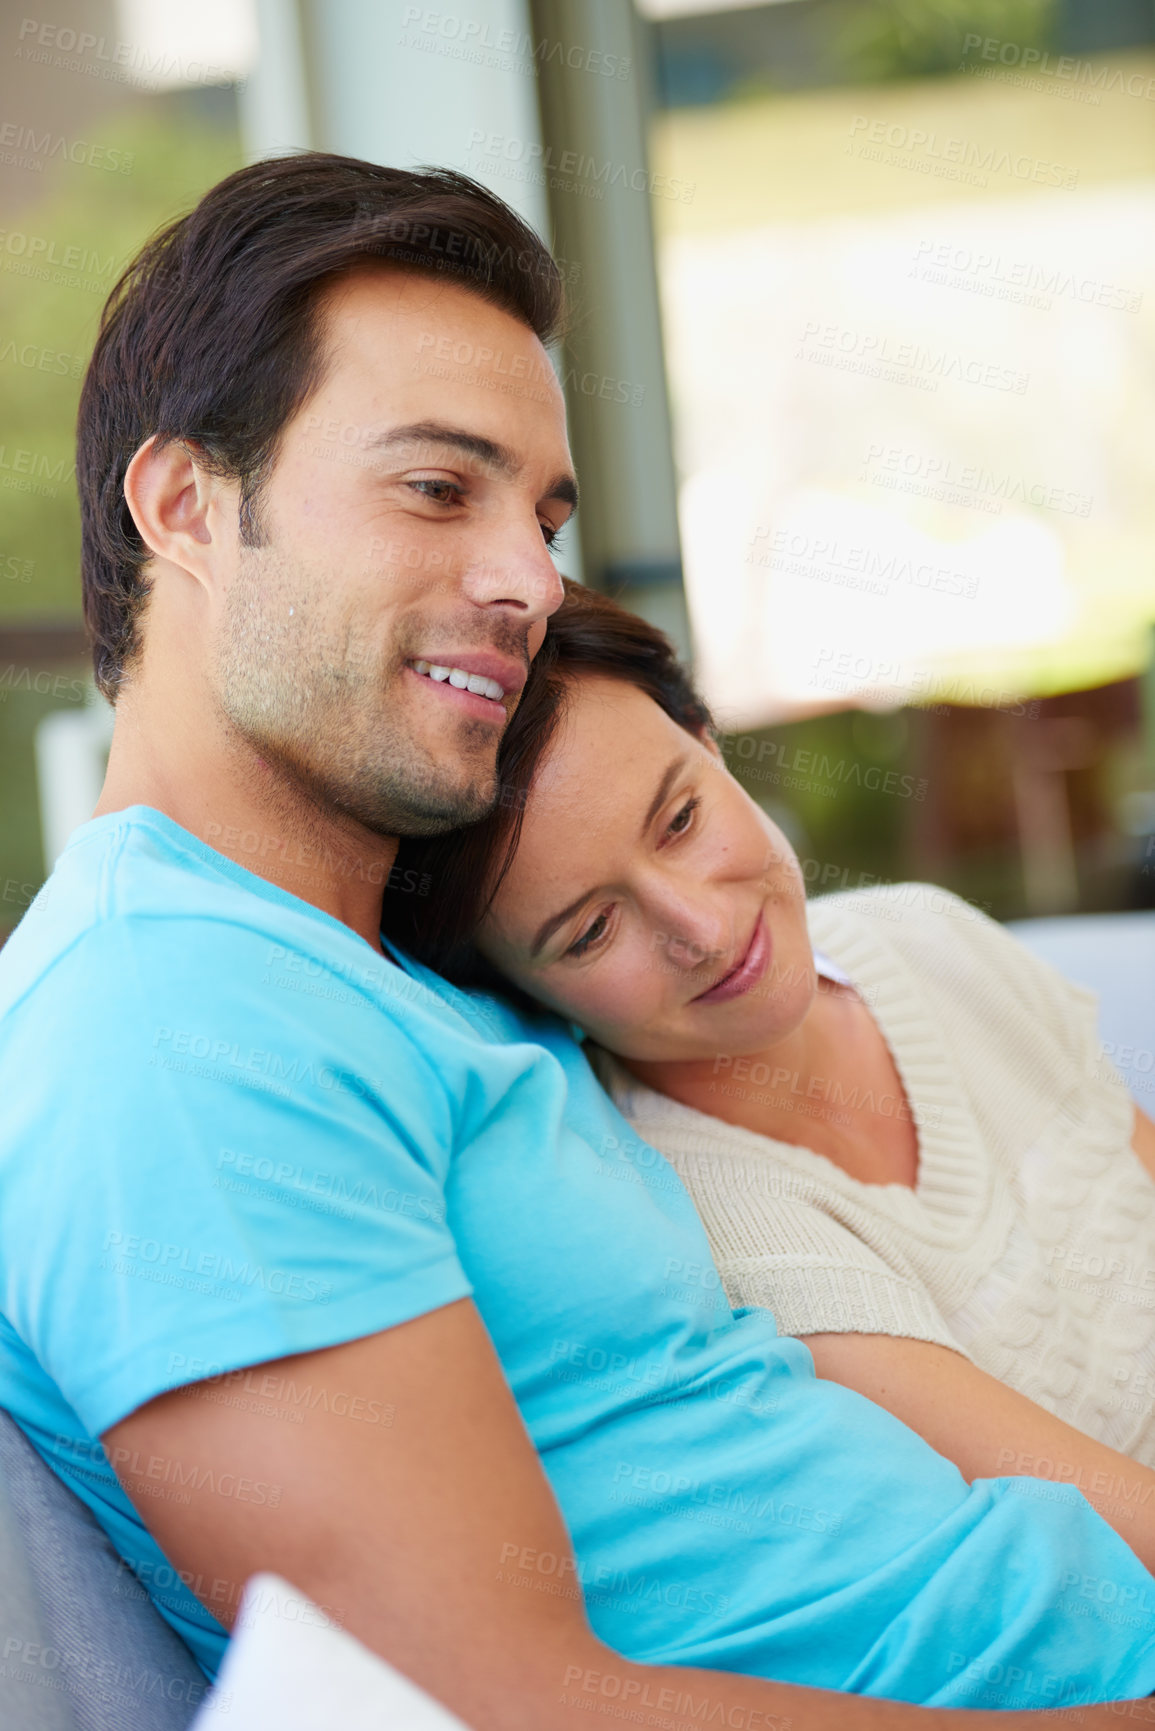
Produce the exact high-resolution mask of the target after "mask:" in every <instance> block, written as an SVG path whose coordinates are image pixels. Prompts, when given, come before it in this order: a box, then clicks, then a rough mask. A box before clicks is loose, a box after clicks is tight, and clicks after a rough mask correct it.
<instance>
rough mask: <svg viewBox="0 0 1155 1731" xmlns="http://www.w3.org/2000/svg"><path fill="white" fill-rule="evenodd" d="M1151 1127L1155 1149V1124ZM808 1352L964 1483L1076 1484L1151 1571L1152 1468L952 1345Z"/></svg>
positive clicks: (915, 1343) (889, 1339) (838, 1339)
mask: <svg viewBox="0 0 1155 1731" xmlns="http://www.w3.org/2000/svg"><path fill="white" fill-rule="evenodd" d="M1147 1123H1148V1125H1149V1127H1150V1130H1151V1132H1152V1137H1153V1142H1155V1125H1152V1124H1151V1122H1150V1120H1149V1119H1148V1120H1147ZM1136 1152H1137V1153H1138V1152H1139V1149H1138V1146H1136ZM1152 1157H1153V1158H1155V1153H1153V1155H1152ZM805 1344H806V1345H807V1346H808V1347H809V1348H810V1350H811V1352H812V1353H813V1355H814V1368H815V1370H816V1371H817V1373H818V1375H819V1376H820V1377H823V1378H825V1379H826V1380H827V1381H828V1382H840V1383H842V1385H843V1387H845V1388H853V1389H856V1390H857V1392H858V1393H859V1394H864V1395H866V1396H867V1397H868V1399H870V1400H873V1401H876V1402H877V1404H878V1405H879V1406H884V1407H885V1408H886V1409H887V1411H888V1412H892V1413H893V1414H894V1416H895V1418H899V1419H901V1420H902V1422H903V1424H905V1425H909V1427H910V1429H911V1430H913V1431H917V1432H918V1434H919V1435H920V1436H921V1437H923V1438H925V1440H926V1441H927V1442H928V1443H929V1444H930V1446H931V1447H932V1448H933V1449H937V1450H938V1452H939V1454H941V1455H945V1456H946V1458H947V1460H950V1461H953V1462H954V1464H955V1466H956V1467H957V1468H958V1469H959V1471H960V1472H961V1473H962V1475H963V1477H964V1478H965V1479H967V1480H968V1481H969V1480H971V1479H983V1478H1004V1477H1008V1476H1011V1475H1015V1474H1025V1475H1028V1476H1031V1477H1034V1478H1045V1479H1053V1480H1055V1481H1056V1482H1058V1483H1061V1484H1073V1485H1076V1486H1077V1487H1078V1489H1079V1490H1081V1491H1082V1493H1083V1495H1084V1496H1085V1497H1086V1499H1087V1501H1088V1502H1089V1503H1091V1504H1093V1505H1094V1507H1095V1508H1096V1509H1098V1511H1099V1513H1100V1514H1101V1515H1102V1517H1103V1519H1104V1520H1105V1521H1107V1522H1109V1524H1110V1525H1111V1526H1113V1527H1114V1529H1115V1531H1116V1532H1117V1533H1118V1534H1119V1536H1120V1538H1122V1539H1125V1540H1126V1542H1127V1543H1128V1544H1129V1545H1130V1547H1131V1549H1132V1550H1133V1551H1134V1552H1135V1555H1136V1556H1137V1557H1138V1558H1139V1560H1140V1561H1141V1562H1142V1563H1143V1564H1144V1565H1145V1566H1146V1568H1148V1569H1149V1570H1151V1571H1152V1573H1155V1472H1152V1471H1151V1470H1150V1468H1148V1467H1141V1466H1139V1465H1138V1463H1137V1462H1135V1461H1133V1460H1131V1459H1129V1458H1128V1456H1127V1455H1122V1454H1119V1453H1118V1452H1117V1450H1115V1449H1112V1448H1108V1447H1107V1446H1106V1444H1105V1443H1100V1442H1095V1441H1093V1440H1092V1438H1091V1437H1088V1436H1084V1435H1083V1433H1082V1431H1078V1430H1075V1428H1074V1427H1073V1426H1072V1425H1069V1424H1064V1422H1063V1420H1062V1419H1059V1418H1055V1417H1054V1416H1053V1414H1051V1413H1049V1412H1047V1411H1046V1410H1045V1408H1043V1407H1041V1406H1036V1404H1035V1402H1034V1401H1033V1400H1028V1399H1027V1397H1026V1395H1023V1394H1019V1393H1017V1392H1016V1390H1014V1389H1013V1388H1008V1387H1007V1386H1006V1384H1005V1383H1001V1382H999V1381H998V1379H997V1377H993V1376H988V1375H987V1373H986V1371H984V1370H979V1369H978V1367H977V1366H976V1365H973V1364H971V1363H970V1361H969V1360H968V1359H965V1358H963V1357H962V1355H961V1354H960V1353H957V1352H952V1351H951V1350H950V1348H949V1347H946V1346H936V1345H934V1344H932V1343H931V1342H930V1341H926V1340H902V1339H898V1338H896V1337H895V1336H893V1335H888V1334H812V1335H810V1336H808V1337H807V1338H806V1340H805Z"/></svg>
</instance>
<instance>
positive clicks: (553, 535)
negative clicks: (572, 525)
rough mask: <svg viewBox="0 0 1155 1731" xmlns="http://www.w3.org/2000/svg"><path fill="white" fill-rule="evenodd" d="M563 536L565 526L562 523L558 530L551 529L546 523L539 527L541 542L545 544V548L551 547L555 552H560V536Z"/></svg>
mask: <svg viewBox="0 0 1155 1731" xmlns="http://www.w3.org/2000/svg"><path fill="white" fill-rule="evenodd" d="M564 534H565V524H564V523H563V524H562V526H561V528H560V529H551V528H550V526H549V524H548V523H543V524H542V526H541V536H542V540H543V541H544V542H545V544H546V546H547V547H552V548H553V549H554V550H555V551H560V550H561V544H562V536H563V535H564Z"/></svg>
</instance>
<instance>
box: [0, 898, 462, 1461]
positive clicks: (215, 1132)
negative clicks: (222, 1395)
mask: <svg viewBox="0 0 1155 1731" xmlns="http://www.w3.org/2000/svg"><path fill="white" fill-rule="evenodd" d="M302 954H303V953H302ZM318 955H319V956H320V957H321V959H316V958H312V957H308V956H307V955H305V956H304V957H303V959H302V955H298V956H297V958H296V960H297V964H298V965H295V966H294V965H293V962H294V955H293V952H292V951H291V948H290V947H289V946H287V945H286V943H285V942H284V940H283V938H282V941H281V942H280V943H277V942H275V941H274V940H273V938H272V937H271V936H270V935H269V934H268V933H265V932H262V931H261V930H259V929H253V928H247V927H244V926H241V925H235V924H230V923H229V922H228V921H226V920H224V919H222V920H219V921H214V920H211V919H209V920H206V919H201V920H188V919H176V918H174V919H171V920H166V919H163V918H157V917H152V918H115V919H110V920H106V921H104V922H102V923H101V924H100V925H98V926H96V927H95V928H93V929H91V930H90V931H88V932H87V933H85V934H83V935H82V936H81V937H80V938H79V939H78V941H77V942H76V944H74V945H73V947H72V948H71V949H70V950H69V951H68V952H67V953H66V954H65V955H64V956H62V957H61V958H59V959H58V960H57V961H56V962H55V963H54V964H53V967H52V969H51V971H50V972H49V973H48V974H47V975H46V976H45V977H44V978H42V979H41V980H40V981H39V982H38V984H37V989H36V990H35V992H33V993H31V994H30V995H29V997H28V998H27V999H26V1001H25V1002H24V1003H23V1004H22V1005H21V1006H19V1008H18V1009H17V1010H16V1011H15V1012H14V1013H13V1014H12V1015H10V1016H9V1017H8V1018H7V1019H6V1022H5V1032H4V1049H3V1052H2V1061H0V1068H2V1072H3V1074H4V1075H6V1076H7V1077H8V1078H9V1079H15V1078H17V1077H18V1078H19V1087H18V1088H13V1087H11V1086H10V1087H8V1088H6V1090H5V1091H6V1093H7V1096H8V1101H7V1105H6V1113H7V1115H8V1123H7V1125H6V1129H5V1132H4V1137H3V1143H2V1148H0V1163H2V1167H3V1195H4V1209H3V1214H2V1217H0V1261H2V1263H3V1267H4V1269H5V1275H6V1288H7V1291H6V1303H5V1313H6V1315H7V1316H8V1318H9V1321H10V1323H11V1324H12V1326H13V1327H14V1329H15V1330H16V1332H17V1333H18V1334H19V1336H20V1337H21V1338H22V1339H23V1340H24V1342H25V1343H26V1345H27V1347H28V1348H29V1350H30V1352H31V1353H32V1354H33V1355H34V1357H35V1358H36V1360H37V1361H38V1362H39V1364H40V1365H41V1366H42V1367H43V1369H44V1370H45V1371H46V1372H47V1374H48V1375H49V1376H50V1377H51V1378H52V1379H53V1380H54V1382H55V1383H56V1386H57V1387H58V1388H59V1390H60V1391H61V1393H62V1394H63V1395H64V1397H65V1399H66V1400H67V1401H68V1402H69V1404H70V1405H71V1406H72V1407H73V1408H74V1410H75V1411H76V1413H77V1414H78V1415H79V1417H80V1419H81V1422H82V1423H83V1424H84V1426H85V1427H86V1429H87V1430H88V1431H89V1432H90V1434H92V1435H94V1436H95V1435H99V1434H101V1433H102V1432H104V1431H106V1430H107V1429H108V1428H109V1427H110V1426H111V1425H113V1424H115V1423H116V1422H118V1420H120V1419H121V1418H123V1417H124V1416H125V1415H126V1414H127V1413H129V1412H130V1411H132V1410H134V1409H135V1408H136V1407H138V1406H140V1405H142V1404H143V1403H144V1402H146V1401H148V1400H150V1399H152V1398H153V1397H154V1396H156V1395H157V1394H159V1393H161V1392H163V1391H164V1390H166V1389H168V1388H171V1387H174V1386H177V1385H179V1384H182V1383H187V1382H191V1381H196V1380H199V1379H201V1378H202V1377H205V1376H211V1375H218V1374H220V1373H222V1372H224V1371H227V1370H234V1369H239V1368H241V1367H243V1366H247V1365H253V1364H257V1363H262V1362H264V1361H266V1360H269V1359H274V1358H278V1357H282V1356H285V1355H287V1354H291V1353H299V1352H308V1351H313V1350H317V1349H320V1348H323V1347H326V1346H331V1345H336V1344H339V1343H340V1342H343V1341H345V1340H350V1339H355V1338H358V1337H360V1336H363V1335H366V1334H370V1333H374V1332H376V1331H378V1330H381V1329H385V1328H390V1327H393V1326H395V1325H396V1324H399V1323H401V1322H405V1321H407V1320H409V1319H411V1318H412V1317H415V1316H417V1315H420V1314H422V1313H423V1312H425V1311H428V1310H431V1309H435V1308H437V1307H439V1306H442V1305H445V1304H448V1303H451V1302H453V1301H454V1300H456V1299H459V1298H462V1297H465V1296H467V1295H468V1294H469V1292H470V1290H471V1289H470V1284H469V1282H468V1280H467V1278H466V1276H465V1274H464V1272H463V1270H462V1268H461V1265H460V1263H459V1260H458V1257H457V1253H456V1249H455V1245H454V1241H453V1238H452V1235H451V1233H450V1231H449V1227H448V1225H447V1221H446V1205H445V1178H446V1173H447V1168H448V1162H449V1156H450V1152H451V1148H452V1145H453V1141H454V1136H455V1124H454V1117H453V1112H452V1110H451V1107H450V1102H449V1099H448V1097H447V1088H446V1083H445V1080H444V1077H443V1075H442V1074H439V1073H438V1072H437V1071H435V1069H434V1064H433V1061H432V1059H431V1057H430V1056H429V1055H428V1053H427V1051H426V1049H425V1046H426V1044H427V1043H426V1042H422V1041H421V1040H420V1039H418V1038H415V1037H414V1036H415V1030H416V1028H417V1026H418V1025H419V1023H420V1020H421V1016H422V1014H423V1013H424V1012H423V1011H422V1009H421V1007H420V1006H419V1005H418V1004H416V1003H414V1002H413V1001H412V1000H411V997H410V999H406V996H405V987H406V986H407V985H409V984H410V983H409V982H407V981H405V976H404V975H402V974H401V973H400V972H399V970H396V969H393V968H392V967H391V965H390V964H387V963H385V962H384V959H383V958H378V959H377V960H378V965H377V966H376V968H375V969H374V970H372V974H373V978H372V980H371V981H367V980H364V979H361V978H359V977H357V976H356V975H355V973H354V971H353V970H351V969H348V968H342V967H341V966H340V965H338V963H337V962H336V961H335V960H334V959H333V957H332V956H329V957H328V958H327V959H326V958H325V955H324V951H323V948H322V949H320V950H319V951H318ZM371 957H372V952H370V951H368V950H367V949H366V950H365V958H366V960H367V961H368V960H370V959H371ZM393 975H396V979H397V981H398V982H399V984H398V986H397V987H396V1002H395V1003H393V1004H391V1002H390V996H389V993H390V989H391V988H390V983H389V982H390V979H391V977H392V976H393ZM54 1199H55V1200H54Z"/></svg>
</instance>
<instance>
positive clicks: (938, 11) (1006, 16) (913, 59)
mask: <svg viewBox="0 0 1155 1731" xmlns="http://www.w3.org/2000/svg"><path fill="white" fill-rule="evenodd" d="M1057 24H1058V7H1057V5H1056V3H1055V0H848V4H847V5H846V7H845V9H844V11H843V15H842V24H841V28H840V30H839V33H838V51H839V57H840V58H841V60H842V61H843V64H844V68H845V73H846V76H847V77H848V78H851V79H853V80H855V81H856V82H857V81H862V82H863V83H885V82H888V81H889V80H892V79H895V78H924V77H928V76H931V75H933V74H935V73H940V72H958V71H959V70H960V67H961V65H962V63H963V61H964V57H965V51H966V42H967V37H968V36H976V35H977V36H982V37H984V38H985V37H995V38H996V39H997V40H998V41H1000V42H1010V43H1015V44H1017V45H1018V46H1019V48H1020V49H1022V48H1038V49H1045V48H1049V47H1051V46H1053V43H1054V37H1055V32H1056V28H1057Z"/></svg>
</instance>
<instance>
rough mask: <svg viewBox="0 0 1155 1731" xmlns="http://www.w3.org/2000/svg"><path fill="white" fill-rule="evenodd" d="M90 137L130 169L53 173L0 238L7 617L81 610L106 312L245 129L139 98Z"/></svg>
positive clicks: (186, 107)
mask: <svg viewBox="0 0 1155 1731" xmlns="http://www.w3.org/2000/svg"><path fill="white" fill-rule="evenodd" d="M94 136H95V141H96V142H97V143H99V144H103V145H107V146H108V147H109V153H110V160H116V161H118V162H125V161H127V162H128V163H129V172H127V173H125V172H122V170H121V169H119V168H118V169H115V170H112V171H109V170H107V169H100V168H91V167H87V166H74V165H71V164H69V165H67V166H66V167H64V166H62V167H59V168H55V169H54V168H52V167H49V168H47V169H46V170H45V173H44V180H45V186H44V196H43V198H42V199H40V200H38V201H36V202H35V203H30V204H27V205H25V206H24V207H23V209H21V210H20V211H19V212H18V213H17V214H16V215H15V216H13V217H11V218H10V219H9V220H8V222H7V224H6V226H5V230H4V234H3V238H2V239H0V402H2V404H3V407H2V410H0V447H2V453H0V465H2V467H0V618H8V619H12V618H17V617H28V616H33V615H35V616H36V617H38V618H53V617H55V618H61V617H65V618H76V616H77V615H78V613H79V610H80V587H79V528H78V523H79V519H78V513H77V506H76V492H75V485H74V481H73V460H74V450H73V437H74V425H75V420H76V405H77V401H78V398H79V395H80V380H81V377H82V375H83V371H84V367H85V365H86V363H87V359H88V355H89V353H90V352H91V349H92V344H93V341H94V339H95V336H96V331H97V327H98V323H99V319H100V312H101V308H102V306H103V304H104V300H105V298H106V296H107V294H108V292H109V290H110V289H111V288H112V286H113V284H114V283H115V281H116V279H117V276H118V275H119V274H120V271H121V270H122V269H123V267H124V265H125V264H126V263H127V262H128V260H129V259H130V258H131V257H132V255H133V254H134V253H135V252H136V250H137V249H138V247H139V246H140V245H141V243H142V242H143V241H144V240H145V239H146V238H147V237H148V236H149V235H150V234H152V233H153V232H154V231H155V230H156V229H157V228H159V227H160V226H161V225H162V224H164V223H165V222H167V221H168V220H169V219H170V218H171V217H173V216H176V215H179V214H180V213H181V212H182V211H184V210H187V209H188V208H189V206H190V205H192V204H193V203H195V201H196V200H197V198H199V196H200V195H201V193H202V192H203V191H204V190H205V189H206V188H207V187H208V186H210V185H211V184H212V183H213V182H214V181H216V180H219V179H220V178H221V176H222V175H225V174H228V173H229V172H230V171H231V170H232V169H234V168H237V167H239V166H240V162H241V154H240V143H239V139H238V136H237V132H236V127H235V124H229V125H227V126H222V125H221V124H220V122H219V120H218V121H216V122H215V123H214V122H212V121H208V120H206V119H205V118H203V117H201V116H199V115H198V114H197V113H196V109H195V104H194V103H192V102H189V101H188V100H182V99H180V98H174V97H168V98H142V97H137V98H135V99H134V101H133V103H132V105H131V106H130V107H126V108H125V109H124V110H123V111H122V112H121V113H119V114H118V115H117V116H116V117H115V118H114V119H113V120H112V121H110V122H108V123H106V124H105V125H104V126H103V127H101V128H100V129H99V131H98V132H97V133H96V134H95V135H94ZM113 152H116V153H117V155H116V156H115V157H113V156H112V153H113ZM33 243H36V244H35V247H34V245H33ZM26 487H27V489H28V490H25V489H26ZM6 793H7V789H6V788H4V787H3V786H0V799H2V800H4V805H5V809H7V799H6V798H5V795H6Z"/></svg>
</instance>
